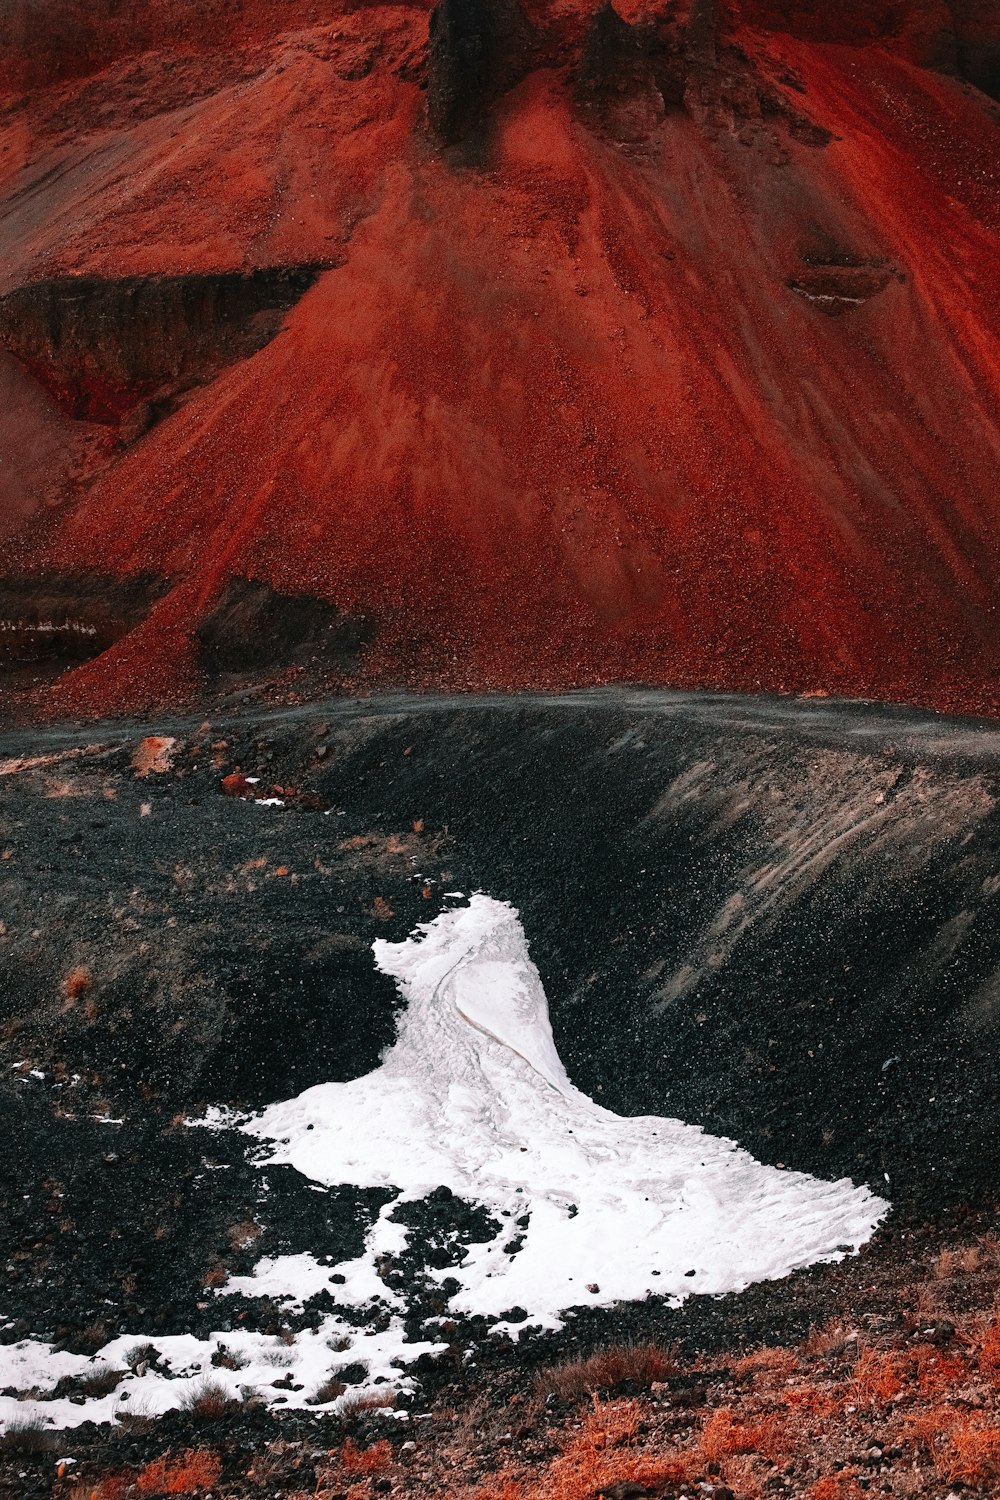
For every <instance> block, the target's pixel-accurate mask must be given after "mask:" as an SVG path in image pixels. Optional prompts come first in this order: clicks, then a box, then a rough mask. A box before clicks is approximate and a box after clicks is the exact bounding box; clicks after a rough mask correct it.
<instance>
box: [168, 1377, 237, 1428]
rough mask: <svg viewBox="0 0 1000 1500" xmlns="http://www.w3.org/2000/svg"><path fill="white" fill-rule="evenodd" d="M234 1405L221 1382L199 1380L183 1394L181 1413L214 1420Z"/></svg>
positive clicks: (232, 1399)
mask: <svg viewBox="0 0 1000 1500" xmlns="http://www.w3.org/2000/svg"><path fill="white" fill-rule="evenodd" d="M235 1404H236V1401H235V1398H234V1397H233V1396H231V1395H230V1394H229V1391H228V1390H227V1389H226V1387H225V1386H224V1385H223V1384H222V1382H221V1381H219V1380H200V1381H199V1382H198V1384H197V1385H193V1386H191V1387H190V1388H189V1389H188V1390H186V1391H185V1392H184V1396H183V1398H182V1400H181V1411H188V1412H192V1413H193V1414H194V1415H195V1416H197V1417H205V1418H210V1419H215V1418H217V1417H221V1416H222V1415H223V1413H224V1412H226V1411H228V1410H229V1408H230V1407H231V1406H234V1405H235Z"/></svg>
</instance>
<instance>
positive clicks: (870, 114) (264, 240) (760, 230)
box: [0, 0, 1000, 713]
mask: <svg viewBox="0 0 1000 1500" xmlns="http://www.w3.org/2000/svg"><path fill="white" fill-rule="evenodd" d="M593 5H594V0H586V3H584V0H530V3H527V4H525V6H524V8H523V11H520V12H519V11H518V10H517V7H516V5H514V4H513V3H510V4H500V3H496V0H492V3H491V0H444V4H443V5H442V7H440V8H439V12H438V15H437V17H436V19H435V22H434V26H435V27H436V30H435V32H434V37H435V40H434V44H433V51H432V53H429V45H428V33H429V23H430V15H429V10H428V8H427V7H425V6H423V5H412V6H407V5H402V4H400V5H391V4H385V5H368V6H357V5H353V4H351V3H341V4H333V3H330V0H312V3H306V0H301V3H300V0H246V3H243V4H223V3H222V0H202V3H198V4H195V5H191V4H188V3H181V0H156V3H154V0H149V3H147V0H141V3H140V0H125V3H115V4H112V3H111V0H51V3H49V4H47V5H41V4H39V3H38V0H12V3H11V4H9V5H8V6H6V7H5V9H4V16H3V18H2V20H0V54H2V61H3V66H2V68H0V78H4V79H6V80H7V84H5V85H4V86H5V87H6V88H7V90H8V92H7V93H6V94H5V95H3V96H2V97H0V246H2V255H0V388H2V391H3V400H2V401H0V458H2V463H0V590H2V589H3V587H4V579H5V578H6V579H7V580H13V579H16V580H18V586H19V588H21V589H22V591H23V588H24V586H25V585H24V580H25V579H28V580H30V579H31V578H32V577H33V576H36V575H37V576H38V577H39V578H40V579H41V578H48V577H52V576H57V577H59V578H60V579H62V580H65V579H66V578H67V577H70V576H73V577H75V576H77V575H79V576H81V577H86V576H88V575H90V576H100V577H101V578H107V579H112V580H113V579H122V580H136V579H139V580H155V581H156V587H155V588H152V586H151V591H150V594H149V598H150V600H151V601H152V602H151V604H150V607H149V611H148V613H147V614H146V616H145V618H144V620H142V621H141V622H140V623H138V624H136V623H135V622H134V621H132V620H130V621H129V622H128V627H127V628H126V627H125V626H124V625H123V626H122V631H121V633H120V635H119V636H118V638H117V639H116V640H114V641H113V643H112V644H110V645H109V646H107V648H106V649H102V650H101V652H100V654H98V655H95V656H94V657H93V658H92V659H91V660H89V661H85V662H83V663H82V664H80V663H79V662H70V663H67V665H66V669H65V670H64V671H62V675H59V673H58V672H55V673H53V674H52V680H51V681H50V682H49V683H48V685H46V686H45V687H44V688H37V687H36V688H34V689H33V690H32V692H33V696H32V697H31V699H30V702H31V704H32V705H33V711H36V712H52V711H58V712H85V713H98V712H108V711H115V710H121V709H135V708H141V707H143V706H147V705H152V704H157V703H163V702H165V701H168V700H175V701H176V700H182V699H185V698H191V697H195V696H197V695H198V694H199V693H202V692H204V691H205V683H206V677H205V675H204V663H203V660H202V656H201V655H200V654H199V637H198V630H199V624H200V622H202V621H203V620H205V618H206V617H207V616H208V615H209V614H210V612H211V610H212V609H213V606H214V605H215V603H216V601H217V600H218V599H219V597H220V595H221V594H222V592H223V590H224V589H225V588H226V586H227V584H228V583H229V582H230V581H231V580H232V579H234V578H235V579H245V580H251V581H252V582H254V583H259V584H261V585H267V586H268V588H269V589H270V590H273V591H274V594H275V595H278V596H282V597H284V596H289V597H301V596H312V597H314V598H316V599H319V600H322V601H325V603H326V604H327V605H330V606H333V608H334V610H335V612H336V615H337V618H338V619H341V620H344V621H363V622H365V629H364V631H363V632H361V633H360V634H359V635H358V639H359V640H360V641H362V642H363V644H361V645H360V647H359V649H358V655H357V659H356V661H354V660H353V659H352V662H351V663H350V664H348V665H347V666H345V665H344V664H343V662H341V663H340V664H339V665H338V666H337V667H336V669H334V667H333V666H331V667H330V669H329V671H328V672H327V674H326V677H325V679H324V681H325V682H326V683H327V685H334V686H350V687H352V688H353V689H355V690H359V689H360V690H370V689H374V688H379V687H385V686H390V685H391V686H407V687H415V688H441V689H448V690H463V689H489V688H496V689H513V688H521V687H527V686H533V687H543V688H563V687H568V686H573V685H585V684H593V683H602V682H614V681H619V682H649V683H660V684H669V685H675V686H682V687H684V686H704V687H711V688H717V689H738V690H767V691H794V692H803V691H805V692H810V691H813V692H824V693H830V694H838V695H847V696H870V697H878V698H884V699H898V700H908V701H915V702H920V703H924V704H928V705H932V706H935V707H939V708H951V709H959V710H963V711H985V712H996V711H1000V635H998V631H997V621H996V607H997V603H998V598H1000V485H998V473H1000V277H998V274H997V267H998V251H1000V240H998V232H1000V106H998V105H997V104H996V103H995V102H994V100H993V98H991V96H990V93H989V92H987V91H988V90H992V91H993V92H995V93H1000V18H998V16H997V8H996V6H995V5H994V4H993V3H992V0H953V3H944V0H913V3H909V0H857V3H855V0H841V3H826V0H802V3H801V4H793V3H791V0H732V3H731V4H729V5H728V6H719V7H718V8H715V7H713V6H712V5H711V4H710V3H708V0H694V3H693V6H692V7H691V8H690V10H692V11H693V14H692V13H690V12H689V7H688V5H687V4H676V3H670V0H666V3H664V4H662V5H659V6H657V5H656V4H654V3H651V0H628V3H627V4H626V3H624V0H622V3H620V4H619V5H618V7H617V9H618V13H619V16H620V17H621V21H622V23H627V24H622V25H621V26H618V25H617V23H616V22H615V19H614V17H611V18H608V16H607V15H605V18H604V20H603V21H602V22H601V23H600V25H596V24H595V22H594V20H593V17H592V8H593ZM477 6H478V7H480V9H478V10H477V9H476V7H477ZM484 16H485V18H486V19H485V20H483V19H482V18H483V17H484ZM470 18H471V19H470ZM470 26H471V27H472V29H473V31H474V32H475V36H476V38H479V37H480V32H481V33H482V35H483V36H486V37H487V42H486V43H484V44H483V45H484V46H486V55H487V62H488V64H489V66H479V65H478V64H477V67H478V72H476V71H475V70H474V73H473V74H469V73H468V72H467V71H465V72H463V69H466V67H467V59H468V57H469V56H471V55H472V53H470V52H468V50H466V51H463V47H465V42H464V41H463V37H464V36H465V35H466V32H465V31H463V27H465V28H468V27H470ZM476 28H480V30H479V31H477V30H476ZM483 28H485V30H483ZM497 38H499V39H500V40H499V41H497ZM501 43H502V45H501ZM477 45H478V42H477ZM490 49H492V50H490ZM473 51H474V49H473ZM476 55H479V54H476ZM428 98H430V100H431V106H432V107H431V111H430V115H431V119H430V120H429V118H428V116H429V111H428ZM440 120H448V121H451V122H455V121H457V122H458V123H457V124H454V129H452V125H451V124H449V125H448V126H447V128H445V127H443V126H440V125H439V124H437V123H436V122H439V121H440ZM442 138H447V139H448V141H449V144H446V145H443V144H442V143H441V142H442ZM303 267H308V268H311V269H310V270H309V274H308V276H305V277H304V278H303V281H302V285H304V286H305V287H306V289H305V290H304V291H302V293H301V295H299V294H298V291H296V293H295V298H294V299H291V298H290V299H289V300H290V301H292V303H293V305H290V306H289V305H288V303H287V302H286V303H282V304H280V306H279V310H278V312H275V311H274V305H278V304H274V305H272V304H271V303H269V304H268V307H269V308H270V310H269V311H268V310H265V311H256V310H255V308H254V307H251V306H249V304H248V303H247V301H246V296H245V295H244V294H243V293H241V296H243V301H242V302H240V303H239V305H238V306H237V305H236V304H235V303H234V304H232V305H230V304H229V303H225V297H224V295H223V292H222V291H220V290H219V288H220V287H222V286H223V285H231V284H232V278H231V273H248V272H251V271H258V270H262V271H267V272H268V274H269V275H270V273H271V272H274V271H276V270H282V271H283V268H284V269H288V270H289V271H295V272H296V274H298V270H297V269H296V268H303ZM226 274H230V282H229V283H224V282H223V281H222V280H221V278H223V277H224V276H225V275H226ZM161 277H163V278H166V277H170V278H175V280H174V281H172V282H171V284H170V285H171V291H170V295H169V296H166V295H164V296H162V297H159V298H157V297H155V296H154V295H153V293H152V292H151V291H150V288H151V287H155V283H156V279H157V278H161ZM125 278H132V280H131V281H130V282H129V283H128V284H127V286H125V287H119V286H118V283H120V282H123V280H124V279H125ZM135 278H142V279H143V280H142V281H141V283H140V282H137V281H136V280H135ZM176 278H187V280H182V281H177V280H176ZM213 278H216V279H217V282H218V284H216V281H213ZM43 282H44V283H45V288H44V289H39V290H38V292H37V295H36V294H35V293H32V292H31V290H30V289H31V288H32V287H33V286H34V285H35V284H36V283H43ZM247 284H249V283H244V282H240V285H241V286H245V285H247ZM253 285H254V286H256V285H257V282H254V283H253ZM296 285H297V284H296ZM136 287H138V288H139V290H138V291H136ZM178 288H180V290H178ZM25 289H28V290H27V291H26V290H25ZM84 289H85V290H86V295H84ZM192 289H193V290H192ZM43 290H44V296H43ZM225 295H227V296H228V295H229V294H228V293H226V294H225ZM255 295H256V294H255ZM262 295H263V294H262ZM33 298H34V300H32V299H33ZM116 298H117V299H118V300H117V301H116ZM129 298H131V299H132V300H131V301H129V300H128V299H129ZM136 299H138V300H136ZM272 303H273V299H272ZM223 304H225V305H223ZM150 307H153V308H155V309H156V312H155V316H154V315H153V314H149V315H148V316H147V314H145V313H142V312H141V309H145V308H150ZM220 308H221V309H222V310H221V311H220ZM116 309H117V311H116ZM268 318H270V320H271V321H270V322H266V319H268ZM185 319H186V320H187V321H186V322H185V321H184V320H185ZM240 319H242V320H243V321H242V323H240V324H239V329H237V322H239V320H240ZM253 319H257V321H256V322H252V320H253ZM261 319H264V320H265V322H266V326H265V322H261V321H260V320H261ZM157 320H159V321H157ZM164 320H166V321H164ZM178 320H180V321H178ZM213 320H214V321H213ZM248 320H250V321H248ZM168 325H169V326H168ZM251 325H252V326H251ZM206 329H207V330H209V331H208V332H206ZM248 329H249V330H250V331H249V332H248V331H247V330H248ZM212 330H214V331H212ZM233 330H236V331H233ZM254 330H257V332H254ZM189 335H190V338H189ZM88 341H91V342H90V343H88ZM91 344H92V347H93V349H94V350H95V351H96V352H95V353H94V354H93V358H91V357H90V355H89V354H88V353H87V350H88V349H89V348H90V347H91ZM110 345H114V346H115V348H114V349H112V350H110V352H109V346H110ZM168 345H169V349H170V360H169V361H168V362H164V361H162V360H161V361H160V364H162V366H163V367H162V369H161V368H160V364H158V363H157V358H156V357H154V356H155V355H158V353H159V351H160V350H161V349H162V348H165V347H166V346H168ZM29 346H30V357H29V354H28V353H26V352H25V351H26V349H29ZM209 346H210V347H211V351H212V358H211V362H210V364H208V363H205V364H203V365H199V364H198V358H199V357H200V356H198V357H196V353H192V354H191V355H190V357H187V356H185V353H184V350H185V349H186V348H188V347H190V349H191V350H194V351H197V350H199V349H204V348H208V347H209ZM5 349H6V350H7V351H8V352H6V353H5V352H3V351H4V350H5ZM81 350H82V351H83V352H82V353H81ZM67 351H71V352H72V355H73V359H74V360H75V361H76V364H75V365H74V370H77V374H75V375H74V376H73V378H74V379H76V380H77V387H76V388H75V394H74V396H73V399H72V401H68V399H63V397H62V396H61V394H60V392H61V391H62V386H61V385H60V381H59V379H58V378H56V377H55V376H53V374H52V372H53V370H55V371H56V372H57V375H58V371H59V369H60V368H63V370H64V373H66V372H67V371H68V370H69V363H68V361H69V357H70V356H69V353H68V352H67ZM60 361H62V365H60ZM168 364H169V368H168V367H167V365H168ZM140 368H141V371H142V374H143V379H142V381H141V382H139V381H138V379H137V381H136V384H135V387H134V389H132V388H131V387H130V386H129V385H128V371H131V370H138V369H140ZM79 370H83V371H84V374H82V375H81V374H79ZM43 371H44V372H47V373H45V376H44V379H42V378H41V372H43ZM88 371H89V372H90V373H89V374H87V373H86V372H88ZM108 371H111V372H112V373H113V374H114V380H115V381H116V382H117V384H115V385H114V390H113V396H114V399H113V400H112V399H111V397H110V396H108V395H107V390H110V389H111V388H110V387H106V386H105V385H101V386H100V391H99V394H101V398H102V399H101V401H100V402H98V401H97V400H96V397H95V395H94V392H95V391H96V390H97V386H96V385H95V386H94V387H93V389H90V390H84V389H82V387H80V385H79V382H80V381H86V380H91V381H92V382H97V381H98V380H99V381H103V382H106V381H108V380H110V379H111V375H109V374H108V373H107V372H108ZM94 372H97V373H94ZM121 372H125V373H124V374H123V373H121ZM151 372H152V373H151ZM66 379H67V380H68V379H69V374H68V373H66ZM81 411H83V412H85V414H86V420H85V419H83V418H82V417H81V416H80V412H81ZM95 412H96V413H97V415H98V418H99V420H95V419H94V413H95ZM269 597H270V596H269ZM67 609H68V606H67ZM4 614H5V610H4V608H3V607H2V605H0V617H2V616H4ZM19 618H20V617H18V619H19ZM67 618H68V615H67ZM18 619H13V617H12V619H11V621H10V623H9V632H8V633H10V632H15V633H16V631H17V630H18V629H20V628H21V626H20V625H19V623H18ZM81 620H82V621H83V623H82V624H74V625H73V629H74V630H75V631H76V632H77V635H78V636H80V638H81V639H83V638H85V636H86V628H87V627H86V618H85V616H83V615H81ZM43 623H44V622H43ZM25 628H27V627H25ZM31 628H32V630H34V631H35V632H36V633H37V632H38V631H39V630H40V629H41V626H40V624H39V621H38V620H37V619H35V618H34V617H33V618H32V624H31ZM81 632H82V633H83V634H82V635H81ZM3 639H4V638H3V637H2V636H0V649H2V644H3ZM33 639H34V637H33ZM39 639H41V637H40V636H39ZM296 660H299V658H296ZM317 660H318V661H319V663H320V666H321V667H322V655H321V654H320V656H319V657H318V658H317ZM345 660H346V658H345ZM296 670H299V671H301V667H299V668H296ZM283 681H284V682H285V683H286V684H287V683H288V682H291V683H292V684H294V682H295V681H296V678H295V676H294V674H293V675H292V677H291V678H288V677H287V674H286V678H285V679H283Z"/></svg>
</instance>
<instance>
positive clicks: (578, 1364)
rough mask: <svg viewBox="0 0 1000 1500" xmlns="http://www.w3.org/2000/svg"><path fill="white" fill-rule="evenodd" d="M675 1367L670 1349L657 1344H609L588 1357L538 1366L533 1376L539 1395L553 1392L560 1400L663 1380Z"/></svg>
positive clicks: (574, 1399) (648, 1384)
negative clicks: (547, 1366)
mask: <svg viewBox="0 0 1000 1500" xmlns="http://www.w3.org/2000/svg"><path fill="white" fill-rule="evenodd" d="M676 1369H677V1363H676V1358H675V1357H674V1354H673V1351H668V1350H665V1349H662V1348H660V1346H659V1345H658V1344H653V1343H646V1344H612V1345H610V1346H609V1347H608V1348H606V1349H598V1350H597V1351H596V1352H595V1353H594V1354H591V1355H590V1357H589V1358H588V1359H577V1360H568V1361H567V1362H565V1363H564V1364H560V1365H551V1366H550V1367H549V1368H548V1369H545V1370H539V1372H538V1374H537V1375H536V1376H535V1395H536V1396H537V1397H539V1398H540V1399H544V1398H545V1397H546V1396H548V1395H556V1396H558V1397H559V1398H560V1399H561V1400H563V1401H577V1400H579V1399H580V1397H581V1396H588V1395H590V1394H591V1393H592V1392H593V1391H601V1390H610V1389H613V1388H614V1387H615V1386H617V1385H623V1384H625V1383H626V1382H630V1383H631V1384H632V1385H635V1386H639V1387H648V1386H651V1385H653V1384H654V1382H656V1381H659V1380H665V1379H666V1377H667V1376H668V1375H672V1374H674V1373H675V1371H676Z"/></svg>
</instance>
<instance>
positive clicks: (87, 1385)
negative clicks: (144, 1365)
mask: <svg viewBox="0 0 1000 1500" xmlns="http://www.w3.org/2000/svg"><path fill="white" fill-rule="evenodd" d="M124 1373H125V1372H124V1370H115V1369H113V1368H112V1367H111V1365H99V1366H98V1368H97V1369H96V1370H89V1371H88V1372H87V1374H86V1375H81V1376H80V1380H79V1391H80V1394H81V1396H109V1395H110V1394H111V1392H112V1391H113V1390H116V1389H117V1387H118V1386H119V1385H120V1383H121V1379H122V1376H123V1375H124Z"/></svg>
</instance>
